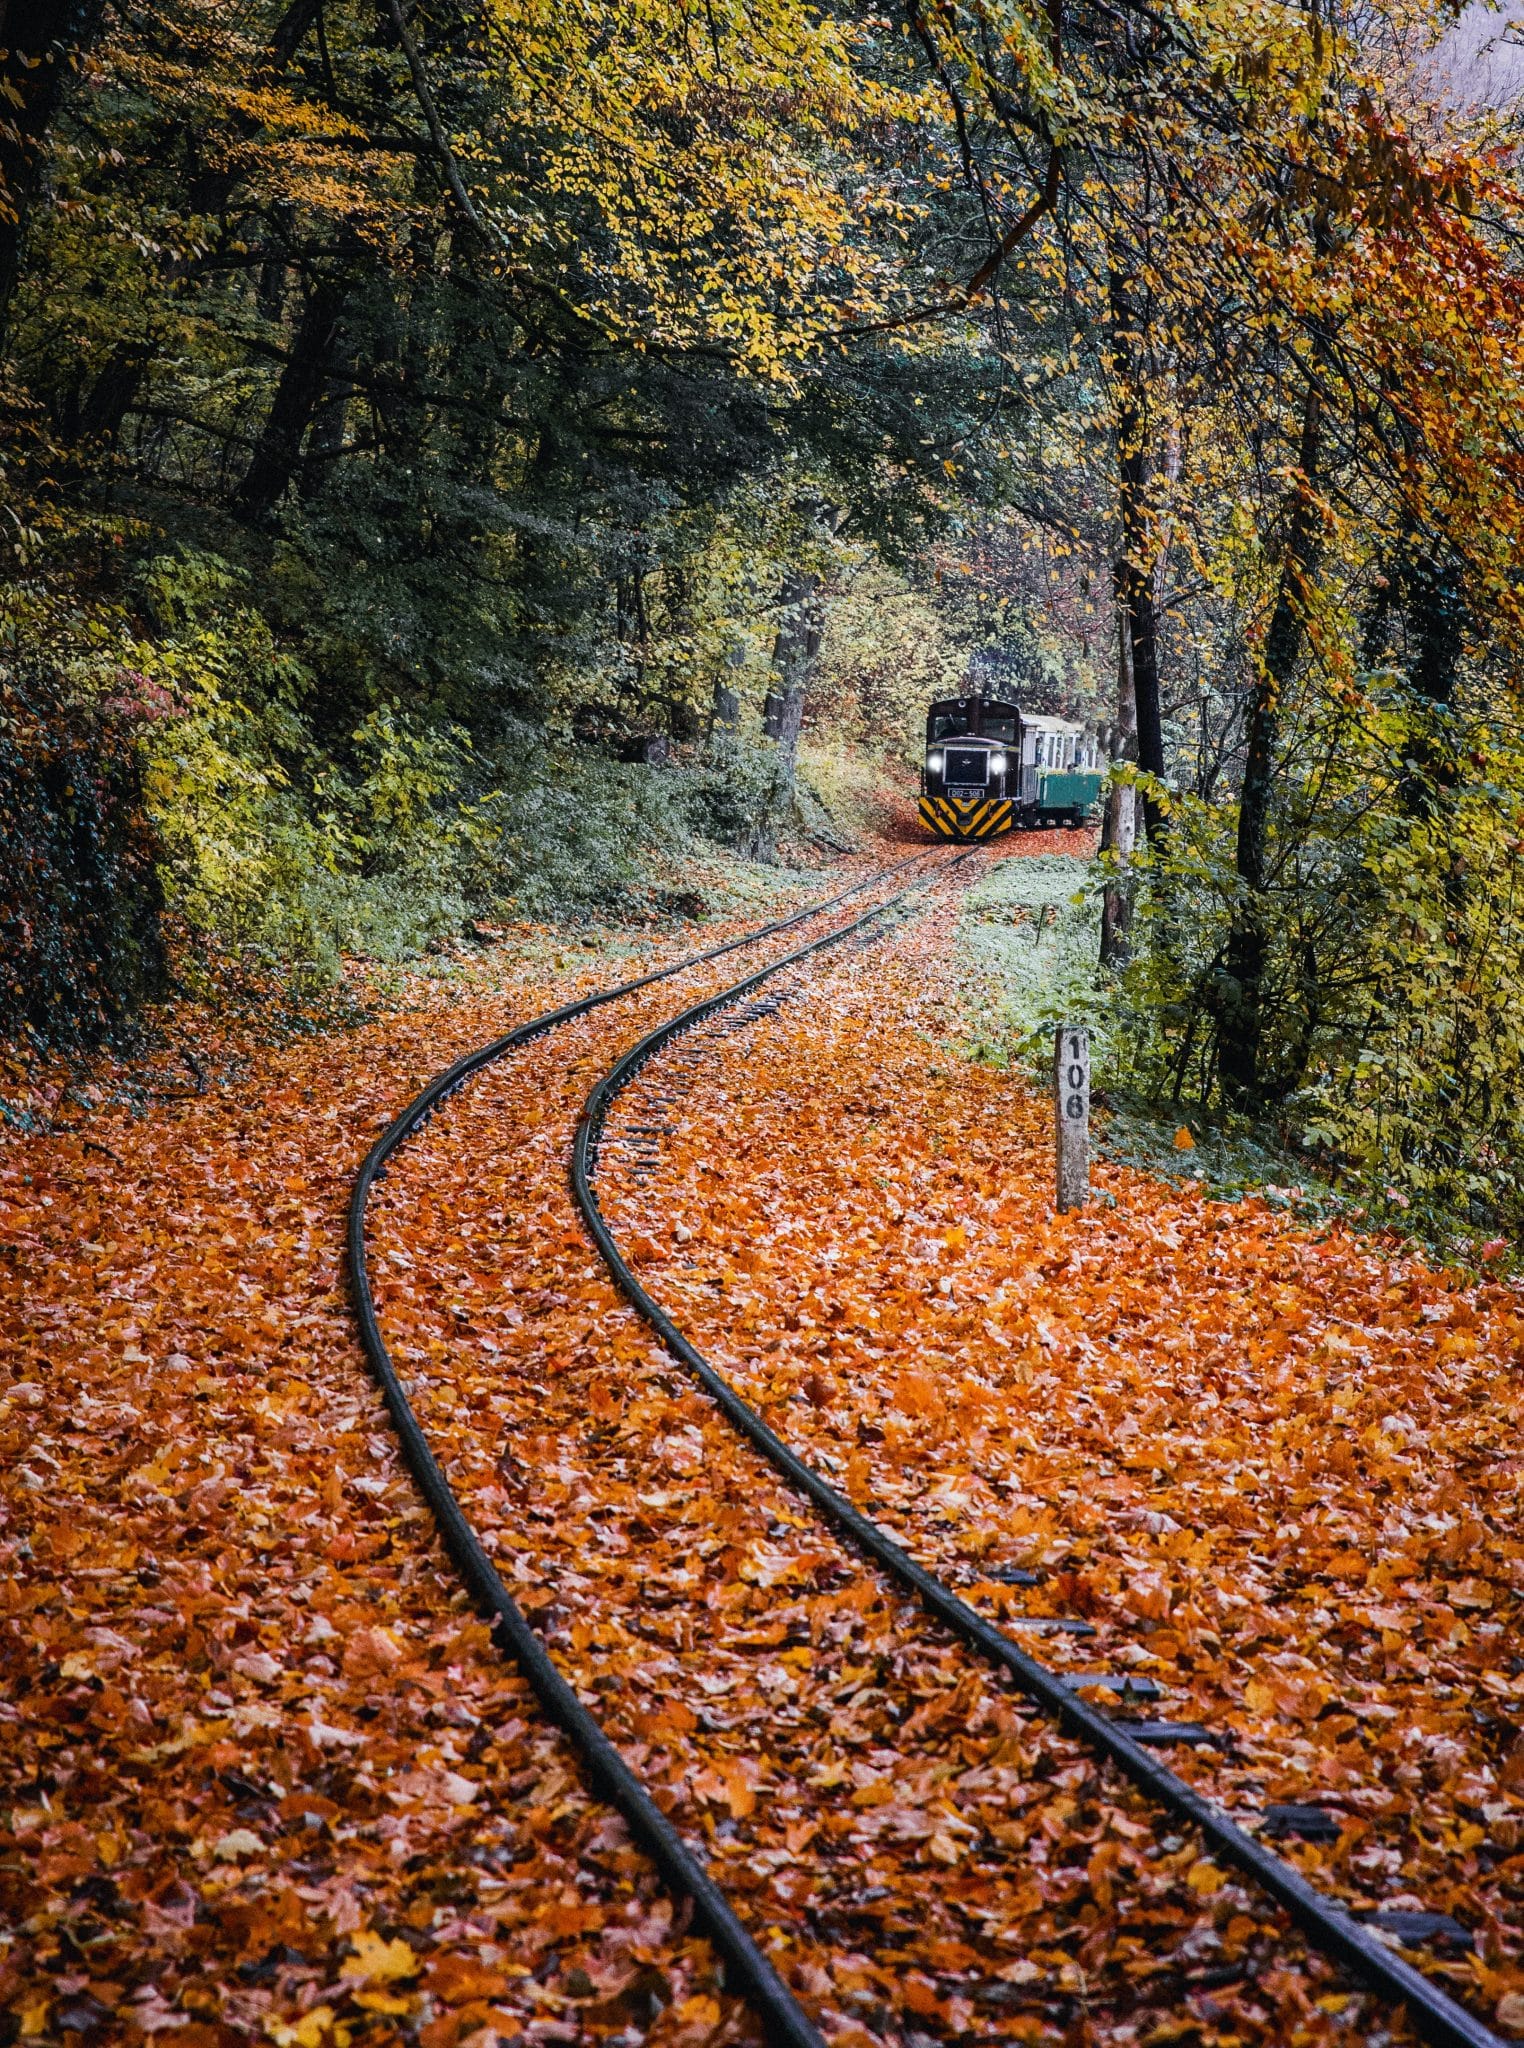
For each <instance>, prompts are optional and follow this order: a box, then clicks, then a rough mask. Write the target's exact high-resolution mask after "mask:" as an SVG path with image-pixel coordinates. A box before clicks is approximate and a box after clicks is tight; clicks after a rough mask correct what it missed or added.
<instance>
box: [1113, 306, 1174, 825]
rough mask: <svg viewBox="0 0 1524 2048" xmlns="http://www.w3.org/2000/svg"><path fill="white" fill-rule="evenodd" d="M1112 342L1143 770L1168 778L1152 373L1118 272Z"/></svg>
mask: <svg viewBox="0 0 1524 2048" xmlns="http://www.w3.org/2000/svg"><path fill="white" fill-rule="evenodd" d="M1108 296H1109V311H1110V322H1111V345H1112V354H1113V359H1114V361H1115V363H1116V378H1117V401H1116V449H1117V495H1118V499H1119V506H1120V512H1121V521H1122V562H1121V576H1122V602H1123V606H1124V608H1125V610H1126V613H1127V620H1128V634H1129V638H1130V640H1131V644H1132V655H1131V667H1132V692H1133V702H1134V705H1135V707H1136V712H1135V719H1136V722H1135V727H1134V729H1135V731H1136V734H1137V761H1138V766H1139V767H1140V768H1141V769H1142V770H1143V771H1144V773H1145V774H1147V775H1153V776H1157V777H1158V778H1159V779H1160V780H1161V781H1162V780H1163V777H1164V717H1163V711H1162V709H1161V705H1160V700H1159V613H1158V602H1157V580H1156V576H1155V570H1156V568H1157V557H1158V554H1159V550H1158V548H1157V545H1156V543H1155V536H1154V533H1153V529H1152V525H1151V522H1150V519H1149V504H1148V486H1149V481H1150V477H1151V474H1152V467H1153V465H1152V460H1151V456H1150V451H1149V448H1148V446H1147V442H1148V436H1149V432H1150V422H1149V418H1148V412H1147V405H1146V401H1145V400H1144V399H1143V398H1142V397H1140V392H1141V390H1142V383H1143V377H1144V374H1145V370H1146V364H1145V361H1144V357H1145V350H1144V348H1143V343H1142V337H1141V333H1140V326H1141V321H1142V318H1143V315H1142V314H1141V313H1140V311H1139V309H1138V308H1137V307H1136V306H1135V305H1134V303H1133V301H1132V298H1131V296H1130V294H1129V291H1128V285H1127V280H1126V278H1125V277H1124V276H1123V275H1122V273H1121V272H1120V271H1119V270H1117V269H1116V268H1113V270H1112V272H1111V280H1110V285H1109V288H1108ZM1143 809H1144V814H1145V816H1146V819H1147V823H1148V836H1149V838H1150V839H1151V840H1154V839H1157V838H1158V836H1159V834H1160V832H1161V831H1162V830H1163V823H1164V819H1163V813H1162V811H1161V810H1160V808H1159V804H1158V802H1157V800H1156V799H1155V798H1153V797H1145V798H1144V801H1143Z"/></svg>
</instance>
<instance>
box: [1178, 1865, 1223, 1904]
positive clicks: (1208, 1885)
mask: <svg viewBox="0 0 1524 2048" xmlns="http://www.w3.org/2000/svg"><path fill="white" fill-rule="evenodd" d="M1185 1881H1186V1883H1187V1884H1188V1885H1189V1886H1190V1888H1191V1890H1192V1891H1193V1892H1195V1893H1196V1894H1197V1896H1198V1897H1200V1898H1203V1899H1209V1898H1210V1897H1211V1896H1212V1894H1213V1892H1220V1891H1221V1890H1222V1888H1223V1886H1224V1885H1225V1884H1226V1883H1227V1879H1226V1878H1225V1877H1224V1876H1223V1874H1222V1872H1221V1871H1220V1870H1219V1869H1218V1868H1217V1865H1216V1864H1215V1863H1213V1862H1211V1861H1209V1860H1208V1858H1207V1857H1205V1856H1203V1857H1201V1858H1199V1859H1198V1861H1196V1862H1195V1863H1193V1864H1192V1865H1191V1867H1190V1869H1189V1870H1188V1871H1187V1872H1186V1873H1185Z"/></svg>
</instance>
